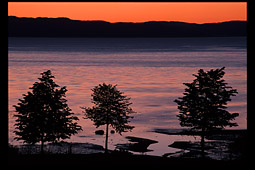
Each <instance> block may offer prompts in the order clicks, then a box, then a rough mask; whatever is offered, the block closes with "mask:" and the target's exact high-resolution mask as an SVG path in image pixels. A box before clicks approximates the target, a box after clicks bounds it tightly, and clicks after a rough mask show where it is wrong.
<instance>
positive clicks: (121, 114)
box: [81, 83, 135, 153]
mask: <svg viewBox="0 0 255 170" xmlns="http://www.w3.org/2000/svg"><path fill="white" fill-rule="evenodd" d="M116 86H117V85H115V86H113V85H111V84H109V85H106V84H105V83H103V85H101V84H99V86H96V87H94V88H93V89H92V91H93V93H92V94H91V96H92V103H94V104H95V106H93V107H92V108H89V107H81V108H82V109H85V112H84V113H85V119H91V120H92V121H93V122H94V125H96V127H99V126H101V125H106V138H105V153H107V152H108V146H107V145H108V129H109V125H111V127H112V128H113V129H115V130H116V132H117V133H119V134H121V133H122V132H126V131H127V130H129V131H131V130H132V129H133V128H134V127H133V126H129V125H128V122H129V121H128V119H129V118H133V117H132V116H129V115H130V114H131V113H135V112H134V111H133V110H132V108H131V107H129V106H130V105H131V104H132V103H130V102H129V100H130V98H127V96H124V95H123V93H122V92H120V91H119V90H117V88H116Z"/></svg>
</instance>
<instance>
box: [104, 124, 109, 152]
mask: <svg viewBox="0 0 255 170" xmlns="http://www.w3.org/2000/svg"><path fill="white" fill-rule="evenodd" d="M108 128H109V123H107V124H106V136H105V153H108Z"/></svg>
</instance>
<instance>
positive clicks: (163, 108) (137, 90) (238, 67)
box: [8, 37, 247, 150]
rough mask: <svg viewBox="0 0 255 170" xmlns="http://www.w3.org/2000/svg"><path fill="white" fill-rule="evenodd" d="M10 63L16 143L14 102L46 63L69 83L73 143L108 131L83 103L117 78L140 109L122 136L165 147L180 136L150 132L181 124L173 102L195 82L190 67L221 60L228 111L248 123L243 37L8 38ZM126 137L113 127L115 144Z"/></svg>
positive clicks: (11, 122)
mask: <svg viewBox="0 0 255 170" xmlns="http://www.w3.org/2000/svg"><path fill="white" fill-rule="evenodd" d="M8 64H9V67H8V69H9V71H8V73H9V75H8V81H9V82H8V87H9V89H8V93H9V142H10V143H13V144H18V142H17V141H15V140H14V137H15V135H14V133H13V131H14V126H13V125H14V123H15V122H14V120H15V119H14V118H13V115H14V114H15V112H14V107H13V105H16V104H17V103H18V102H19V101H18V99H20V98H22V97H23V96H22V94H26V93H27V92H28V91H29V89H28V88H29V87H31V86H32V85H33V83H34V82H35V81H38V79H37V78H38V77H40V73H42V72H44V71H47V70H51V71H52V74H53V75H54V76H55V82H56V83H57V84H58V85H60V86H66V87H67V90H68V91H67V93H66V99H67V100H68V105H69V107H70V108H71V109H72V111H73V112H74V113H75V114H76V115H77V116H78V117H79V119H80V120H79V122H78V123H79V124H80V125H81V126H82V127H83V131H82V132H80V133H78V134H77V135H75V136H73V137H72V138H71V139H70V140H69V141H72V142H91V143H97V144H101V145H103V143H104V137H102V136H95V135H94V131H95V130H97V129H96V128H95V127H94V126H93V123H92V122H91V121H90V120H85V119H83V113H82V111H83V110H82V109H81V108H80V107H81V106H82V107H84V106H92V104H91V96H90V95H91V93H92V91H91V89H92V88H93V87H94V86H96V85H98V84H99V83H103V82H105V83H107V84H108V83H110V84H118V86H117V88H118V89H119V90H120V91H122V92H124V94H125V95H127V96H128V97H131V102H132V103H133V104H132V105H131V106H132V108H133V110H134V111H136V112H137V113H136V114H134V119H132V120H131V122H130V124H131V125H133V126H135V129H134V130H133V132H128V133H123V136H127V135H132V136H136V137H145V138H146V137H147V138H149V139H154V140H157V141H160V142H159V143H158V144H157V145H156V144H153V145H152V148H153V147H154V149H156V150H157V149H158V150H160V149H161V150H162V147H159V146H161V145H163V143H164V144H165V147H166V148H167V145H169V144H171V141H173V139H174V138H176V140H180V139H179V138H182V137H179V138H178V137H173V136H172V137H171V136H167V135H163V134H155V133H152V132H151V131H152V130H153V129H155V128H164V129H179V128H181V127H180V125H179V121H178V119H177V117H176V115H177V114H178V111H179V110H178V109H177V105H176V103H174V102H173V101H174V99H177V98H178V97H181V96H182V93H183V92H184V88H185V86H184V85H183V83H189V82H191V81H192V80H193V79H194V76H192V74H196V73H197V71H198V70H199V69H204V70H210V69H216V68H221V67H226V68H225V72H226V74H225V76H224V79H225V80H226V82H227V83H228V84H229V85H230V86H232V87H233V88H235V89H237V91H238V95H237V96H235V97H232V101H231V102H229V104H228V110H229V111H230V112H237V113H239V114H240V116H239V117H238V118H237V119H236V122H237V123H238V124H239V126H238V127H236V128H238V129H246V127H247V124H246V122H247V119H246V117H247V116H246V115H247V110H246V107H247V99H246V98H247V93H246V90H247V77H246V75H247V72H246V71H247V49H246V37H221V38H220V37H211V38H9V39H8ZM98 129H103V130H104V129H105V127H99V128H98ZM123 136H120V135H118V134H110V141H109V142H110V149H114V144H116V143H121V142H123V143H125V142H126V140H125V139H124V137H123ZM177 138H178V139H177ZM152 148H151V149H152ZM166 148H165V149H166ZM152 150H153V149H152ZM163 150H164V148H163Z"/></svg>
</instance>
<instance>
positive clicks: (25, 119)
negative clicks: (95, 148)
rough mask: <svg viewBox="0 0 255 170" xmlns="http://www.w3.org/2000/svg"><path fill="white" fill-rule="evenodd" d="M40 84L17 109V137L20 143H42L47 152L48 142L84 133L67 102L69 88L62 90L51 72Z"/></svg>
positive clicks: (35, 84)
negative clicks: (21, 141) (46, 143)
mask: <svg viewBox="0 0 255 170" xmlns="http://www.w3.org/2000/svg"><path fill="white" fill-rule="evenodd" d="M41 75H42V77H41V78H38V79H39V80H40V82H35V83H34V84H33V87H31V88H30V89H32V92H28V94H24V95H23V96H24V98H23V99H19V101H20V103H18V104H17V105H14V107H15V109H16V112H17V114H16V115H14V116H15V117H16V118H17V119H16V122H17V123H16V124H15V126H16V129H17V130H16V131H15V134H16V135H17V137H16V138H15V139H17V140H23V141H24V142H25V143H29V144H35V143H37V142H41V151H42V152H43V144H44V142H56V141H59V140H60V139H67V138H70V136H71V135H73V134H75V133H77V132H78V131H79V130H81V126H79V125H78V124H77V123H76V122H74V121H76V120H78V118H77V117H76V116H73V113H72V112H71V109H70V108H69V107H68V105H67V103H66V102H67V100H66V99H65V93H66V91H67V89H66V87H65V86H64V87H61V88H58V87H59V85H57V84H56V83H55V82H54V81H53V78H54V76H53V75H51V71H50V70H48V71H46V72H43V73H41Z"/></svg>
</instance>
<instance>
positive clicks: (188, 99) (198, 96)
mask: <svg viewBox="0 0 255 170" xmlns="http://www.w3.org/2000/svg"><path fill="white" fill-rule="evenodd" d="M224 69H225V67H222V68H220V69H215V70H213V69H211V70H210V71H204V70H203V69H200V70H198V74H197V75H196V74H193V76H195V77H196V79H194V80H193V82H191V83H183V84H184V85H185V86H187V88H185V92H184V93H183V95H184V96H183V97H180V98H178V99H176V100H174V102H176V103H177V104H178V109H179V110H180V114H178V115H177V117H178V118H179V120H180V125H181V126H186V127H191V130H201V132H202V134H201V135H202V139H201V144H203V142H204V141H203V140H204V135H205V133H206V132H210V131H212V130H216V129H223V128H224V127H226V126H230V127H232V126H238V125H237V123H234V122H232V120H234V119H235V118H236V117H237V116H238V115H239V114H238V113H230V112H228V111H227V110H226V109H227V103H228V102H229V101H231V97H232V96H236V94H237V93H238V92H237V90H236V89H233V88H232V87H231V86H227V83H225V80H224V79H223V76H224V74H225V72H224Z"/></svg>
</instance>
